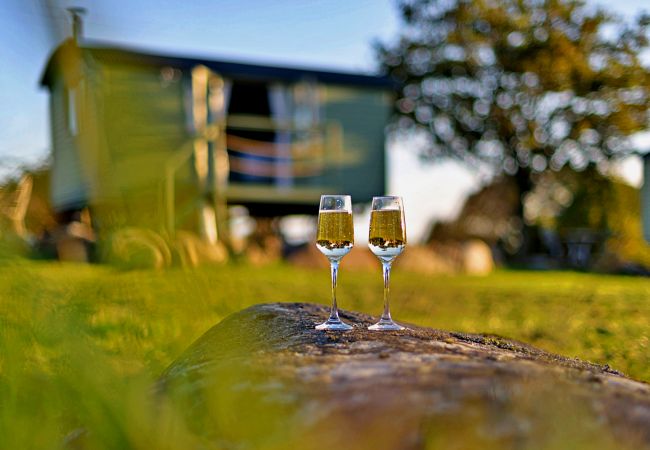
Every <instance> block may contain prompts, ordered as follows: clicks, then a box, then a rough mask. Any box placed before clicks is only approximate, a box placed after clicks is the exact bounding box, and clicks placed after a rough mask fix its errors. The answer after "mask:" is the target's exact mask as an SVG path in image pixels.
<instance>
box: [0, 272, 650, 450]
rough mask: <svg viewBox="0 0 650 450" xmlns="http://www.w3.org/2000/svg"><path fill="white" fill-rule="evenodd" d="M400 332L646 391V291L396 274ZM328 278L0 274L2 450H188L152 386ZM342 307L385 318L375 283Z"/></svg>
mask: <svg viewBox="0 0 650 450" xmlns="http://www.w3.org/2000/svg"><path fill="white" fill-rule="evenodd" d="M392 281H393V283H392V287H393V289H392V291H393V305H392V306H393V308H392V309H393V315H394V317H396V318H397V319H398V320H403V321H407V322H412V323H416V324H419V325H426V326H432V327H435V328H444V329H451V330H459V331H466V332H481V333H494V334H499V335H502V336H506V337H510V338H514V339H518V340H521V341H524V342H527V343H531V344H533V345H536V346H539V347H542V348H544V349H546V350H550V351H553V352H557V353H560V354H563V355H566V356H571V357H574V356H575V357H578V358H581V359H585V360H590V361H593V362H597V363H601V364H609V365H610V366H612V367H613V368H615V369H618V370H621V371H623V372H625V373H626V374H628V375H630V376H632V377H634V378H637V379H640V380H645V381H650V351H649V348H648V346H649V342H648V339H649V336H650V283H649V282H648V281H647V280H645V279H641V278H627V277H613V276H597V275H588V274H575V273H531V272H497V273H495V274H493V275H490V276H488V277H480V278H479V277H466V276H459V277H431V276H423V275H418V274H412V273H404V272H401V271H399V270H395V271H394V274H393V280H392ZM328 284H329V274H328V272H327V271H310V270H301V269H297V268H292V267H288V266H283V265H277V266H271V267H266V268H263V269H257V268H252V267H250V266H246V265H229V266H220V267H206V268H202V269H198V270H193V271H185V270H181V269H177V270H171V271H167V272H153V271H140V272H121V271H118V270H115V269H112V268H109V267H101V266H77V265H64V264H55V263H35V262H24V261H17V262H14V263H12V264H10V265H9V264H7V263H5V265H3V266H0V448H3V449H4V448H7V449H30V448H34V449H48V448H61V443H62V442H63V441H64V440H65V439H66V437H67V438H68V439H71V437H72V436H75V435H76V434H82V435H84V436H85V437H84V438H83V439H84V441H85V447H84V448H115V449H118V448H120V449H121V448H134V449H150V448H170V449H171V448H191V447H194V448H196V447H197V446H198V444H195V437H193V435H192V433H191V432H190V431H189V430H187V429H186V428H185V426H184V424H183V422H182V420H179V419H178V418H177V417H175V415H174V414H175V413H174V411H173V408H172V407H171V406H169V405H167V406H165V405H163V406H162V407H161V409H160V410H159V411H158V412H157V413H155V414H153V413H151V411H150V409H149V408H148V406H147V405H148V403H147V401H148V400H147V398H148V395H149V388H150V386H151V383H152V382H153V380H155V379H156V377H157V376H158V375H159V374H160V372H161V371H162V370H163V369H164V368H165V367H166V366H167V365H168V364H169V363H171V362H172V361H173V360H174V358H175V357H177V356H178V355H179V354H180V353H181V352H182V351H183V350H184V349H185V348H186V347H187V346H188V345H189V344H190V343H191V342H192V341H193V340H194V339H196V338H197V337H199V336H200V335H201V334H202V333H203V332H205V331H206V330H207V329H208V328H209V327H211V326H212V325H214V324H215V323H217V322H218V321H219V320H221V319H222V318H224V317H225V316H227V315H228V314H230V313H232V312H234V311H238V310H240V309H242V308H244V307H246V306H249V305H251V304H255V303H260V302H272V301H283V302H285V301H300V302H319V303H328V301H329V298H328V295H329V286H328ZM339 302H340V305H341V307H342V308H344V309H353V310H358V311H363V312H368V313H373V314H377V313H379V312H380V310H381V286H380V274H379V267H377V271H376V273H375V272H373V273H367V272H351V271H346V268H345V262H343V265H342V270H341V274H340V287H339Z"/></svg>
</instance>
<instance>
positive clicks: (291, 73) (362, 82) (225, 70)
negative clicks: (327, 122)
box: [41, 40, 395, 88]
mask: <svg viewBox="0 0 650 450" xmlns="http://www.w3.org/2000/svg"><path fill="white" fill-rule="evenodd" d="M74 46H75V43H74V41H72V40H67V41H65V42H64V43H62V44H61V45H60V46H58V47H57V48H56V50H55V51H54V52H53V53H52V55H51V56H50V58H49V60H48V62H47V65H46V66H45V70H44V71H43V75H42V77H41V85H42V86H50V83H51V81H52V76H53V75H54V73H55V70H57V69H58V66H59V60H60V58H61V56H62V54H63V53H64V52H65V51H66V49H69V48H72V47H74ZM79 48H80V49H81V50H82V51H83V52H89V53H90V55H91V56H92V57H93V58H95V59H97V60H99V61H105V62H109V63H110V62H116V63H128V64H136V65H149V66H172V67H177V68H180V69H183V68H191V67H193V66H196V65H199V64H202V65H204V66H206V67H209V68H210V69H212V70H214V71H215V72H217V73H219V74H221V75H223V76H225V77H228V78H234V79H259V80H278V81H298V80H301V79H304V78H305V77H309V78H313V79H316V80H317V81H320V82H322V83H328V84H342V85H356V86H375V87H385V88H391V87H393V86H394V85H395V83H394V82H393V81H392V80H391V79H390V78H388V77H382V76H373V75H362V74H358V73H349V72H334V71H328V70H317V69H311V68H298V67H280V66H272V65H261V64H249V63H240V62H233V61H224V60H216V59H207V58H200V57H193V56H178V55H162V54H156V53H149V52H146V51H141V50H137V49H133V48H126V47H119V46H113V45H107V44H106V43H99V42H93V41H83V42H82V43H81V45H80V47H79Z"/></svg>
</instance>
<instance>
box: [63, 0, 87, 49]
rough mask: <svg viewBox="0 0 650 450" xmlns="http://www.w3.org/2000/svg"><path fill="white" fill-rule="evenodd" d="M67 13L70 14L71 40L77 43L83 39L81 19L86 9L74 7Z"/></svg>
mask: <svg viewBox="0 0 650 450" xmlns="http://www.w3.org/2000/svg"><path fill="white" fill-rule="evenodd" d="M67 11H68V12H69V13H70V17H71V18H72V38H73V39H74V41H75V42H76V43H79V41H80V40H81V38H82V37H83V22H82V20H81V17H82V16H83V15H84V14H86V8H82V7H80V6H74V7H72V8H68V9H67Z"/></svg>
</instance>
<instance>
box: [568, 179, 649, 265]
mask: <svg viewBox="0 0 650 450" xmlns="http://www.w3.org/2000/svg"><path fill="white" fill-rule="evenodd" d="M572 178H574V179H573V180H572V183H573V186H572V190H574V191H575V194H574V199H573V202H572V203H571V205H570V206H569V207H568V208H566V209H565V210H564V211H563V212H562V213H561V214H560V215H559V216H558V218H557V227H558V229H559V230H560V232H562V231H563V230H567V229H571V228H586V229H590V230H595V231H600V232H603V233H606V234H607V236H608V239H607V242H606V251H607V252H608V253H609V254H611V255H612V256H614V257H615V258H616V259H617V260H618V261H621V262H626V263H636V264H641V265H643V266H644V267H650V246H649V245H648V243H647V242H646V241H645V239H644V237H643V230H642V227H641V223H642V221H641V198H640V195H641V193H640V191H639V189H637V188H634V187H632V186H630V185H628V184H626V183H624V182H621V181H619V180H616V179H612V178H608V177H604V176H602V175H599V174H598V173H597V172H596V171H593V172H590V171H587V172H585V173H583V174H579V175H574V176H573V177H572Z"/></svg>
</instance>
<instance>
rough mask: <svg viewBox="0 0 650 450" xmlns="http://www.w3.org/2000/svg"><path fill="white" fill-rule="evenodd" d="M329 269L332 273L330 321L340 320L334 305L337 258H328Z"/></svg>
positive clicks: (336, 307) (337, 271)
mask: <svg viewBox="0 0 650 450" xmlns="http://www.w3.org/2000/svg"><path fill="white" fill-rule="evenodd" d="M330 271H331V273H332V309H331V310H330V318H329V320H330V321H336V322H338V321H340V319H339V309H338V306H337V305H336V278H337V275H338V273H339V261H338V260H337V259H330Z"/></svg>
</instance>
